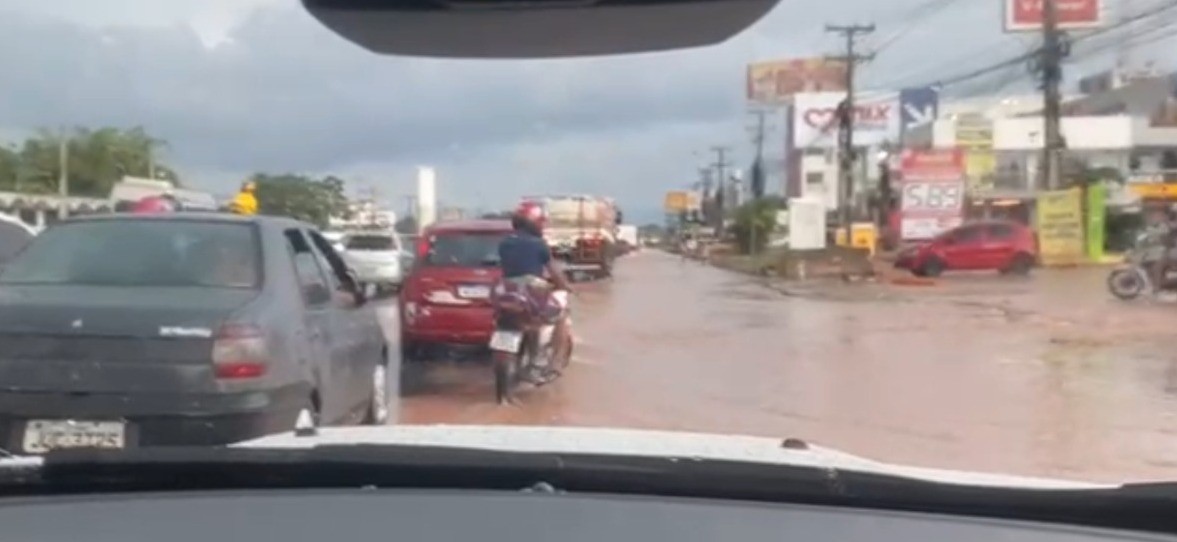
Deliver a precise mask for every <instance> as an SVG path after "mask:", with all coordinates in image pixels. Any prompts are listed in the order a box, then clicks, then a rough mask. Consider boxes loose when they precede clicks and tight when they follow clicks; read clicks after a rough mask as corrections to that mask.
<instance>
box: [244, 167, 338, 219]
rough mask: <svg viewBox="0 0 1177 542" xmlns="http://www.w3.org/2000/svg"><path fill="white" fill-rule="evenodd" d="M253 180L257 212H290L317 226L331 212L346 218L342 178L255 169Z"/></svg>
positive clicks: (288, 214) (280, 213)
mask: <svg viewBox="0 0 1177 542" xmlns="http://www.w3.org/2000/svg"><path fill="white" fill-rule="evenodd" d="M253 180H254V181H255V182H256V183H257V193H256V196H257V200H258V212H259V213H260V214H265V215H279V216H289V217H292V218H297V219H299V220H304V221H306V222H310V223H312V224H316V225H318V226H319V227H326V226H327V222H328V219H330V218H331V217H332V216H337V217H343V218H346V215H347V214H348V206H347V203H348V201H347V197H346V196H345V195H344V181H343V179H340V178H338V177H334V176H328V177H324V178H322V179H315V178H313V177H308V176H305V175H297V174H294V173H284V174H279V175H275V174H267V173H258V174H256V175H254V177H253Z"/></svg>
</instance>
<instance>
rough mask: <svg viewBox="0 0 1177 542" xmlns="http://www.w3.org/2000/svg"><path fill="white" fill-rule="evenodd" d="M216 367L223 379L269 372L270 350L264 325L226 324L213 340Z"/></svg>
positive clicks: (247, 376)
mask: <svg viewBox="0 0 1177 542" xmlns="http://www.w3.org/2000/svg"><path fill="white" fill-rule="evenodd" d="M212 357H213V370H214V372H215V373H216V377H217V378H219V379H223V380H240V379H244V378H257V377H259V376H262V375H264V374H266V365H267V364H266V361H267V360H268V359H269V352H268V349H267V348H266V339H265V335H264V334H263V333H262V330H261V328H259V327H257V326H251V325H244V324H226V325H224V326H221V328H220V329H219V330H217V334H216V335H215V339H214V341H213V353H212Z"/></svg>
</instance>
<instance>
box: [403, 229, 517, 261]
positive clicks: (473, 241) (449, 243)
mask: <svg viewBox="0 0 1177 542" xmlns="http://www.w3.org/2000/svg"><path fill="white" fill-rule="evenodd" d="M504 237H506V234H498V233H496V234H485V233H441V234H435V235H431V236H430V237H429V251H428V252H426V254H425V258H424V259H423V260H422V262H421V263H422V264H423V265H426V266H451V267H484V266H498V265H499V242H500V241H502V240H503V238H504Z"/></svg>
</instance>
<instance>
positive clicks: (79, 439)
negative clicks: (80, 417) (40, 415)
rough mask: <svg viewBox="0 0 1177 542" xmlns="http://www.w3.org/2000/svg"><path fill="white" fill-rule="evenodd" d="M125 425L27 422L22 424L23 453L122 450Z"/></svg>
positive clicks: (54, 421) (51, 421)
mask: <svg viewBox="0 0 1177 542" xmlns="http://www.w3.org/2000/svg"><path fill="white" fill-rule="evenodd" d="M125 446H126V424H124V423H123V422H89V421H73V420H29V422H28V423H27V424H25V436H24V449H25V452H28V453H33V454H43V453H46V452H49V451H50V450H57V449H62V448H112V449H113V448H123V447H125Z"/></svg>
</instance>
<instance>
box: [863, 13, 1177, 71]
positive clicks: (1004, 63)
mask: <svg viewBox="0 0 1177 542" xmlns="http://www.w3.org/2000/svg"><path fill="white" fill-rule="evenodd" d="M1173 9H1177V0H1168V1H1166V2H1158V3H1157V4H1154V5H1153V6H1152V7H1151V8H1149V9H1145V10H1142V11H1141V12H1139V13H1137V14H1135V15H1132V16H1130V17H1127V18H1125V19H1123V20H1121V21H1118V22H1117V23H1115V24H1112V25H1108V26H1105V27H1103V28H1100V29H1097V30H1094V31H1091V32H1089V33H1087V34H1085V35H1083V36H1080V37H1077V38H1074V39H1072V40H1071V44H1072V45H1074V44H1076V43H1082V42H1087V41H1089V40H1091V39H1093V38H1096V37H1099V36H1103V35H1105V34H1108V33H1109V32H1113V31H1116V30H1119V29H1123V28H1127V27H1129V26H1132V25H1134V24H1136V23H1138V22H1140V21H1143V20H1146V19H1148V18H1151V17H1155V16H1158V15H1160V14H1162V13H1163V12H1166V11H1169V10H1173ZM1041 52H1042V48H1041V47H1035V48H1034V49H1032V50H1030V51H1027V52H1024V53H1021V54H1018V55H1015V56H1013V57H1009V58H1006V59H1003V60H1000V61H997V62H994V63H991V64H988V65H985V66H983V67H980V68H976V69H973V70H970V71H967V72H963V73H959V74H956V75H953V76H950V77H944V78H940V79H937V80H934V81H932V82H930V83H927V84H922V85H912V84H910V83H908V84H904V83H901V82H900V83H892V84H890V85H885V88H897V87H905V86H939V87H942V88H943V87H948V86H952V85H956V84H960V83H963V82H966V81H970V80H973V79H977V78H979V77H984V76H986V75H989V74H991V73H994V72H998V71H1001V70H1004V69H1006V68H1009V67H1012V66H1017V65H1021V64H1024V63H1026V62H1027V61H1029V60H1030V59H1032V58H1034V57H1035V56H1037V55H1039V54H1041Z"/></svg>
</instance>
